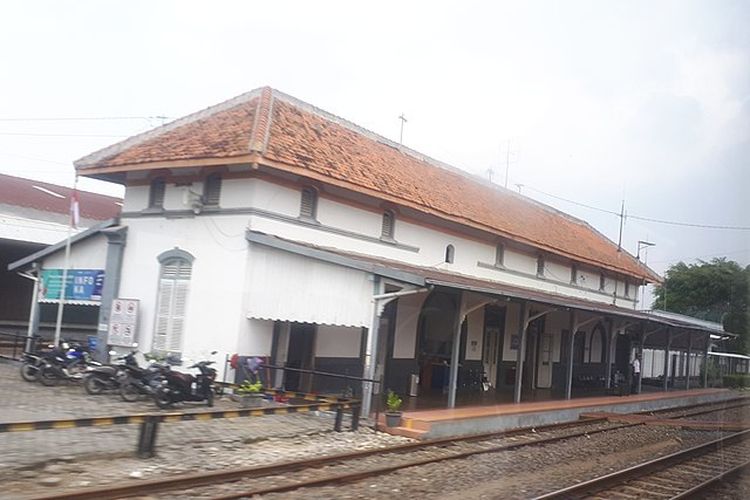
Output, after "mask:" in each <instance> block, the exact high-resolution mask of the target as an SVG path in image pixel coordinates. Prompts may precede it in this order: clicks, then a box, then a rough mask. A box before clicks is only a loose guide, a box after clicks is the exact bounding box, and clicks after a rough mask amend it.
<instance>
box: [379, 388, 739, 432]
mask: <svg viewBox="0 0 750 500" xmlns="http://www.w3.org/2000/svg"><path fill="white" fill-rule="evenodd" d="M736 397H738V393H736V392H734V391H730V390H729V389H694V390H689V391H674V392H651V393H647V394H635V395H630V396H605V397H588V398H576V399H570V400H552V401H534V402H526V403H516V404H513V403H507V404H498V405H486V406H466V407H462V408H453V409H442V410H421V411H407V412H404V414H403V418H402V425H401V427H392V428H386V427H385V426H379V427H380V428H381V429H382V430H385V431H386V432H388V433H390V434H396V435H401V436H407V437H411V438H416V439H428V438H438V437H449V436H467V435H471V434H480V433H485V432H499V431H504V430H508V429H516V428H521V427H534V426H541V425H547V424H557V423H562V422H571V421H574V420H578V419H579V418H580V417H581V415H582V414H584V413H592V412H608V413H635V412H640V411H652V410H662V409H667V408H674V407H678V406H686V405H692V404H701V403H711V402H720V401H726V400H729V399H733V398H736Z"/></svg>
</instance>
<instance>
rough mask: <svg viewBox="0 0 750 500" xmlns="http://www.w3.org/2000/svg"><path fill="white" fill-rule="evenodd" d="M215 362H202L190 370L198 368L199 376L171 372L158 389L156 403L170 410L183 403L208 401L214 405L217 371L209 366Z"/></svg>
mask: <svg viewBox="0 0 750 500" xmlns="http://www.w3.org/2000/svg"><path fill="white" fill-rule="evenodd" d="M212 364H214V362H213V361H200V362H198V363H196V364H194V365H192V366H190V367H189V368H197V369H198V371H199V373H198V375H191V374H189V373H182V372H178V371H172V370H170V371H169V372H168V373H167V374H166V375H165V377H164V380H163V381H162V383H161V386H159V388H158V389H156V393H155V394H154V401H155V402H156V405H157V406H158V407H159V408H162V409H164V408H169V407H170V406H172V405H173V404H175V403H178V402H181V401H206V404H207V405H208V406H209V407H211V406H213V405H214V387H213V385H214V380H215V379H216V370H215V369H214V368H211V367H210V366H209V365H212Z"/></svg>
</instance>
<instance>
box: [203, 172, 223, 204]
mask: <svg viewBox="0 0 750 500" xmlns="http://www.w3.org/2000/svg"><path fill="white" fill-rule="evenodd" d="M220 198H221V175H220V174H211V175H209V176H208V177H206V182H205V183H204V184H203V204H204V205H213V206H216V205H218V204H219V199H220Z"/></svg>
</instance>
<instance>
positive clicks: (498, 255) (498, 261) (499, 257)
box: [495, 243, 505, 267]
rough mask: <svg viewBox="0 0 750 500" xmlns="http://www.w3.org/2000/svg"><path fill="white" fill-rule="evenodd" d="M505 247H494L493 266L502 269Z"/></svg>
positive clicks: (501, 245)
mask: <svg viewBox="0 0 750 500" xmlns="http://www.w3.org/2000/svg"><path fill="white" fill-rule="evenodd" d="M504 262H505V245H503V244H502V243H498V244H497V246H496V247H495V266H496V267H503V266H504V265H505V264H504Z"/></svg>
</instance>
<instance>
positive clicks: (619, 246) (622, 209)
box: [617, 198, 625, 252]
mask: <svg viewBox="0 0 750 500" xmlns="http://www.w3.org/2000/svg"><path fill="white" fill-rule="evenodd" d="M624 225H625V199H624V198H623V200H622V206H621V207H620V236H619V237H618V238H617V251H618V252H622V226H624Z"/></svg>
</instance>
